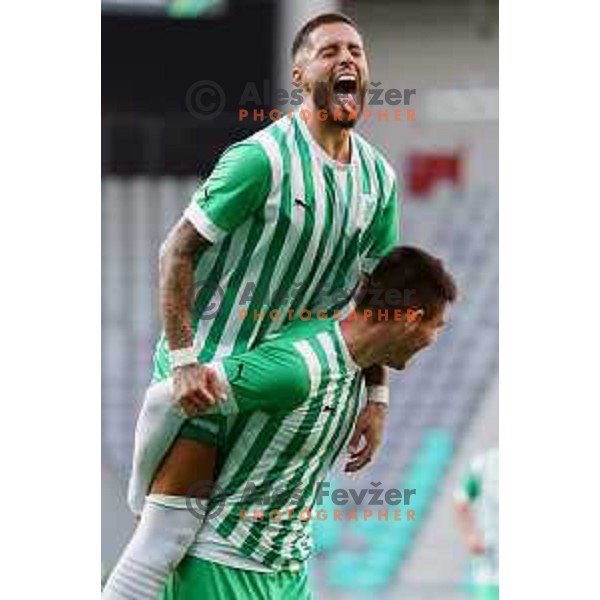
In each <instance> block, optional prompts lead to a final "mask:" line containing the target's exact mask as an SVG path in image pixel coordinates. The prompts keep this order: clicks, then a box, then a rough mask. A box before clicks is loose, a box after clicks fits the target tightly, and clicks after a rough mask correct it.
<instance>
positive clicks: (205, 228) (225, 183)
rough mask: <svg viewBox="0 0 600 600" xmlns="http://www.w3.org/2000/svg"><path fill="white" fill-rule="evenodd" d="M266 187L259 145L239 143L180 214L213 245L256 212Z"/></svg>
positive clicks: (267, 169) (265, 162) (267, 179)
mask: <svg viewBox="0 0 600 600" xmlns="http://www.w3.org/2000/svg"><path fill="white" fill-rule="evenodd" d="M270 188H271V167H270V163H269V159H268V157H267V155H266V153H265V151H264V150H263V148H262V146H261V145H260V144H259V143H256V142H252V141H246V142H241V143H239V144H235V145H233V146H231V147H230V148H229V149H228V150H227V151H226V152H225V153H224V154H223V155H222V156H221V158H220V159H219V161H218V163H217V165H216V166H215V168H214V169H213V171H212V173H211V174H210V176H209V177H208V178H207V179H206V180H205V181H204V182H203V183H202V184H201V185H200V187H199V188H198V189H197V190H196V192H195V193H194V195H193V197H192V200H191V202H190V204H189V206H188V207H187V209H186V211H185V213H184V214H185V217H186V218H187V220H188V221H190V222H191V223H192V224H193V225H194V227H195V228H196V230H197V231H198V233H199V234H200V235H202V237H204V238H206V239H207V240H208V241H209V242H212V243H215V242H218V241H219V240H221V239H223V238H224V237H225V236H226V235H227V234H229V233H232V232H233V231H234V230H235V229H236V228H237V227H239V226H240V225H242V224H243V223H244V222H245V221H246V219H248V218H249V217H250V216H251V215H252V214H253V213H254V212H255V211H257V210H259V209H260V208H261V207H262V206H263V205H264V203H265V201H266V198H267V195H268V194H269V190H270Z"/></svg>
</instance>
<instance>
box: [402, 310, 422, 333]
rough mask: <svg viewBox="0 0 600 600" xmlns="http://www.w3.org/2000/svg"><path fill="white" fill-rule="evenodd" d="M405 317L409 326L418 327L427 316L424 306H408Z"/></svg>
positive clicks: (410, 327) (411, 328) (411, 327)
mask: <svg viewBox="0 0 600 600" xmlns="http://www.w3.org/2000/svg"><path fill="white" fill-rule="evenodd" d="M405 318H406V325H407V327H408V328H409V329H410V330H413V329H416V328H417V327H418V326H419V325H420V324H421V322H422V321H423V319H424V318H425V311H424V310H423V309H422V308H407V309H406V314H405Z"/></svg>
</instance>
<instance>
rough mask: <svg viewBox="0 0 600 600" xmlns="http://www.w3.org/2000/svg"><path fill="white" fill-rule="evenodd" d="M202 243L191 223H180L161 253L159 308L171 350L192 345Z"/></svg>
mask: <svg viewBox="0 0 600 600" xmlns="http://www.w3.org/2000/svg"><path fill="white" fill-rule="evenodd" d="M201 241H202V238H200V236H199V235H198V234H197V233H196V232H195V230H193V228H192V226H191V224H189V223H187V222H186V221H182V222H181V223H179V224H178V225H176V226H175V228H174V229H173V231H172V232H171V234H170V235H169V237H168V238H167V240H166V242H165V243H164V245H163V248H162V251H161V257H160V307H161V316H162V321H163V327H164V329H165V335H166V337H167V341H168V343H169V348H170V349H171V350H176V349H180V348H187V347H189V346H191V345H192V344H193V342H194V332H193V328H192V300H193V293H194V270H195V267H196V263H197V261H198V258H199V256H200V252H201V250H202V243H201Z"/></svg>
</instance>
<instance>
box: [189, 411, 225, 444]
mask: <svg viewBox="0 0 600 600" xmlns="http://www.w3.org/2000/svg"><path fill="white" fill-rule="evenodd" d="M225 431H226V426H225V417H224V416H222V415H205V416H202V417H193V418H191V419H187V420H186V421H185V423H184V424H183V425H182V426H181V429H180V430H179V437H180V438H183V439H188V440H195V441H196V442H200V443H202V444H206V445H207V446H215V447H217V448H222V447H223V445H224V443H225Z"/></svg>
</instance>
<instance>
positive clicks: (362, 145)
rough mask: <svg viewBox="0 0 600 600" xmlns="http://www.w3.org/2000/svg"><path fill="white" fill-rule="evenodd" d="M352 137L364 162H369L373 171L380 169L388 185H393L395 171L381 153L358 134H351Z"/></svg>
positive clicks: (395, 177)
mask: <svg viewBox="0 0 600 600" xmlns="http://www.w3.org/2000/svg"><path fill="white" fill-rule="evenodd" d="M352 137H353V139H354V140H355V142H356V144H357V146H358V151H359V155H360V156H361V157H363V159H364V160H366V161H369V162H371V164H372V167H373V168H374V169H375V170H377V169H380V170H381V171H382V173H383V175H384V177H385V179H386V183H388V185H389V184H390V183H392V184H393V183H395V182H396V179H397V176H396V170H395V169H394V167H393V166H392V164H391V162H390V161H389V160H388V158H387V157H386V156H385V154H384V153H383V151H382V150H380V149H379V148H377V147H376V146H374V145H373V144H371V143H370V142H369V141H367V140H366V139H365V138H364V137H363V136H362V135H360V134H359V133H356V132H353V133H352Z"/></svg>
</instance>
